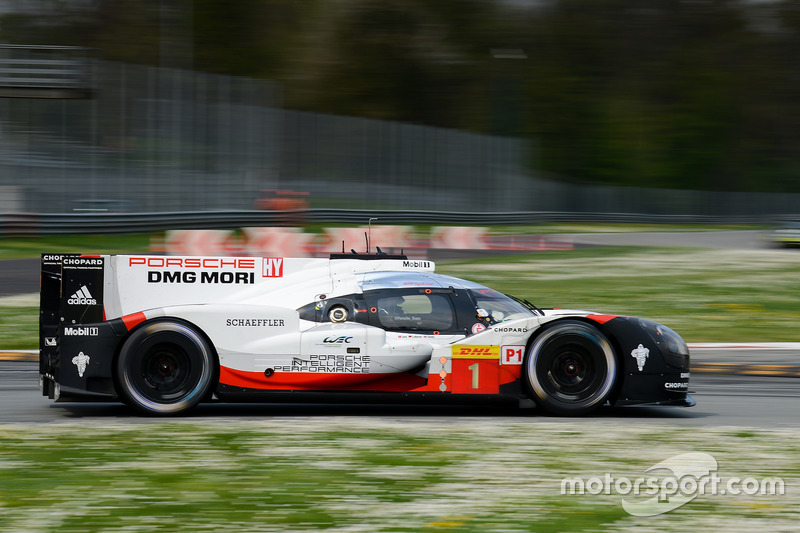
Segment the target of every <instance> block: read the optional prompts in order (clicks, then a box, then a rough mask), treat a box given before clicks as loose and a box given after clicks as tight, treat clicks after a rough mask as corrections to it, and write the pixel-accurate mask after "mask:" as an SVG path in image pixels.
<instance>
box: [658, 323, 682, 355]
mask: <svg viewBox="0 0 800 533" xmlns="http://www.w3.org/2000/svg"><path fill="white" fill-rule="evenodd" d="M656 341H658V343H659V344H661V343H664V344H665V345H666V347H667V350H669V351H670V352H671V353H674V354H677V355H689V347H688V346H686V342H684V340H683V339H682V338H681V336H680V335H678V334H677V333H675V332H674V331H672V330H671V329H669V328H668V327H667V326H662V325H661V324H659V325H658V326H656Z"/></svg>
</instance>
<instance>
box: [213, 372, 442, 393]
mask: <svg viewBox="0 0 800 533" xmlns="http://www.w3.org/2000/svg"><path fill="white" fill-rule="evenodd" d="M426 381H427V379H425V378H422V377H420V376H417V375H415V374H408V373H405V372H398V373H381V374H342V373H334V372H313V373H311V372H275V373H274V374H272V375H271V376H269V377H267V376H266V375H265V374H264V373H263V372H249V371H246V370H236V369H235V368H229V367H227V366H220V369H219V382H220V383H221V384H224V385H230V386H232V387H241V388H247V389H262V390H306V391H314V390H336V391H380V392H406V391H410V390H413V389H416V388H418V387H422V386H423V385H425V383H426Z"/></svg>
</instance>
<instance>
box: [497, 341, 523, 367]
mask: <svg viewBox="0 0 800 533" xmlns="http://www.w3.org/2000/svg"><path fill="white" fill-rule="evenodd" d="M524 353H525V346H523V345H521V344H507V345H505V346H501V347H500V364H501V365H521V364H522V356H523V354H524Z"/></svg>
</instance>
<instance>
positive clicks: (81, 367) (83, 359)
mask: <svg viewBox="0 0 800 533" xmlns="http://www.w3.org/2000/svg"><path fill="white" fill-rule="evenodd" d="M72 364H73V365H75V366H77V367H78V377H80V378H82V377H83V373H84V372H86V365H88V364H89V356H88V355H86V354H85V353H83V352H81V353H79V354H78V355H76V356H75V357H73V358H72Z"/></svg>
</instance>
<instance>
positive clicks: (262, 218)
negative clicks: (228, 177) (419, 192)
mask: <svg viewBox="0 0 800 533" xmlns="http://www.w3.org/2000/svg"><path fill="white" fill-rule="evenodd" d="M298 217H302V219H303V220H305V221H306V222H307V223H315V224H317V223H328V224H365V223H366V222H367V221H368V220H369V219H370V218H378V219H379V220H380V224H396V225H406V224H434V225H442V226H444V225H448V226H450V225H452V226H458V225H475V226H496V225H513V224H542V223H548V222H606V223H638V224H764V223H774V222H777V221H780V220H791V219H793V218H797V217H800V215H795V214H783V215H774V216H768V215H754V216H689V215H652V214H647V213H570V212H557V211H519V212H508V213H475V212H453V211H409V210H403V211H395V210H367V209H307V210H303V211H293V210H285V211H261V210H230V211H181V212H159V213H85V212H79V213H14V212H6V213H0V236H7V235H32V234H101V233H102V234H109V233H112V234H113V233H148V232H154V231H165V230H176V229H238V228H245V227H259V226H261V227H275V226H294V225H296V224H297V220H298Z"/></svg>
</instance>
